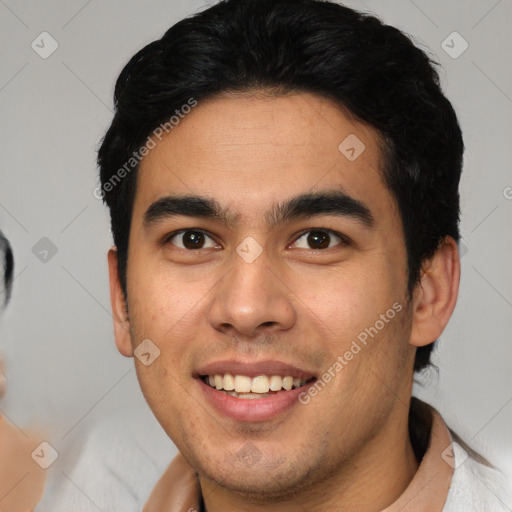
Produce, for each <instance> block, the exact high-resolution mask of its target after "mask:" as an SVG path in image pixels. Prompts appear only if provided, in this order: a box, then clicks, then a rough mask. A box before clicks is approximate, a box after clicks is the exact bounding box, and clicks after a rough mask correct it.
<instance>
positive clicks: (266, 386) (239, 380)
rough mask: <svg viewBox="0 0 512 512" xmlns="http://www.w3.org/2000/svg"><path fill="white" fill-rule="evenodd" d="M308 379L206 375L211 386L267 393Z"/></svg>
mask: <svg viewBox="0 0 512 512" xmlns="http://www.w3.org/2000/svg"><path fill="white" fill-rule="evenodd" d="M306 382H308V379H298V378H293V377H290V376H286V377H281V376H280V375H271V376H267V375H258V376H257V377H253V378H251V377H247V376H246V375H231V374H230V373H226V374H224V375H220V374H215V375H208V383H209V384H210V386H211V387H212V388H216V389H219V390H220V389H223V390H225V391H233V390H234V391H236V392H237V393H250V392H252V393H268V392H269V391H280V390H281V389H285V390H287V391H289V390H290V389H292V388H298V387H300V386H303V385H304V384H305V383H306Z"/></svg>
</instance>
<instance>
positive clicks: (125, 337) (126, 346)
mask: <svg viewBox="0 0 512 512" xmlns="http://www.w3.org/2000/svg"><path fill="white" fill-rule="evenodd" d="M108 274H109V280H110V304H111V306H112V315H113V317H114V336H115V339H116V345H117V349H118V350H119V352H120V353H121V354H122V355H123V356H125V357H133V347H132V342H131V338H130V320H129V318H128V313H127V311H126V300H125V297H124V294H123V290H122V288H121V282H120V281H119V271H118V267H117V250H116V248H115V247H111V248H110V249H109V251H108Z"/></svg>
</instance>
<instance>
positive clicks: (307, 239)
mask: <svg viewBox="0 0 512 512" xmlns="http://www.w3.org/2000/svg"><path fill="white" fill-rule="evenodd" d="M333 238H335V239H336V238H337V239H338V244H336V245H339V244H340V242H343V239H342V238H341V236H339V235H337V234H336V233H333V232H332V231H326V230H310V231H306V232H305V233H303V234H302V236H300V237H299V238H298V239H297V240H296V241H295V243H294V245H297V244H299V243H302V247H300V246H299V248H300V249H313V250H318V249H329V248H330V247H332V245H330V244H331V242H332V239H333ZM301 241H302V242H301ZM304 245H305V246H304Z"/></svg>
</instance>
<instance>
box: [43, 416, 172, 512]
mask: <svg viewBox="0 0 512 512" xmlns="http://www.w3.org/2000/svg"><path fill="white" fill-rule="evenodd" d="M75 430H76V432H75V431H73V436H72V438H71V439H70V440H69V441H68V443H67V446H66V448H65V450H61V452H60V455H59V458H58V459H57V461H56V462H55V463H54V464H53V465H52V466H50V468H49V469H48V470H47V471H48V473H47V486H46V488H45V493H44V496H43V499H42V500H41V501H40V502H39V504H38V505H37V506H36V508H35V509H34V512H98V511H101V512H140V511H141V510H142V507H143V506H144V504H145V502H146V500H147V499H148V496H149V494H150V493H151V490H152V489H153V487H154V486H155V485H156V482H157V481H158V479H159V478H160V476H161V475H162V473H163V472H164V471H165V469H166V468H167V466H168V465H169V462H170V461H171V460H172V459H173V458H174V457H175V455H176V454H177V453H178V451H177V449H176V447H175V446H174V444H173V443H172V441H171V440H170V439H169V438H168V436H167V434H166V433H165V431H164V430H163V429H162V427H161V426H160V424H159V423H158V421H157V420H156V418H155V417H154V416H153V413H152V412H151V410H150V409H149V407H146V408H145V409H143V410H142V411H141V410H137V411H123V412H122V413H120V414H112V417H109V418H107V419H105V420H102V421H101V422H99V423H94V422H92V421H85V420H84V421H83V422H82V423H81V424H80V428H79V429H78V428H77V429H75Z"/></svg>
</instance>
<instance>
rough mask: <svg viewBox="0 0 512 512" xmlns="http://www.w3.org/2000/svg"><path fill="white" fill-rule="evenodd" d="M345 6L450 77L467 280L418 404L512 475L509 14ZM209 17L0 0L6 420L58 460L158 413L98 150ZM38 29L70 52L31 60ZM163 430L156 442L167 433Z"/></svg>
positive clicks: (140, 5)
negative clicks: (150, 73)
mask: <svg viewBox="0 0 512 512" xmlns="http://www.w3.org/2000/svg"><path fill="white" fill-rule="evenodd" d="M346 4H347V5H349V6H352V7H356V8H359V9H361V10H367V11H371V12H374V13H375V14H377V15H378V16H379V17H380V18H381V19H383V20H384V21H385V22H386V23H389V24H392V25H395V26H397V27H398V28H400V29H402V30H404V31H406V32H408V33H410V34H412V35H413V36H414V40H415V42H416V43H417V44H418V45H420V46H421V47H422V48H424V49H426V48H428V49H430V51H431V52H432V54H433V56H434V58H435V59H436V60H438V61H439V62H440V63H441V65H442V68H443V69H442V70H441V79H442V84H443V87H444V90H445V92H446V94H447V96H448V97H449V99H450V100H451V101H452V102H453V104H454V107H455V109H456V111H457V113H458V116H459V120H460V123H461V126H462V130H463V134H464V139H465V144H466V148H467V149H466V152H465V166H464V172H463V176H462V183H461V193H462V214H463V218H462V226H461V227H462V233H463V249H462V252H463V258H462V282H461V288H460V296H459V301H458V303H457V307H456V310H455V313H454V315H453V317H452V319H451V321H450V324H449V326H448V328H447V329H446V331H445V333H444V334H443V336H442V338H441V340H442V341H441V346H440V348H439V350H438V351H437V353H436V355H435V358H434V359H435V362H436V363H437V365H438V367H439V370H440V371H439V375H438V376H437V375H436V374H435V373H432V374H430V375H429V376H427V378H423V379H422V380H423V381H425V383H424V385H422V386H417V387H416V390H415V391H416V394H417V395H419V396H420V397H422V398H424V399H426V400H427V401H429V402H430V403H432V404H433V405H434V406H435V407H436V408H437V409H438V410H439V411H440V412H441V413H442V415H443V416H444V418H445V420H446V421H447V423H448V424H449V425H450V426H451V427H452V428H454V429H455V430H456V431H457V432H458V433H459V434H460V435H461V436H462V437H463V438H464V439H465V440H466V441H468V442H469V443H470V444H471V445H472V446H474V447H475V448H477V449H478V450H479V451H481V452H482V453H483V454H484V455H486V456H487V457H488V458H490V459H491V460H492V461H493V462H495V463H496V464H497V465H498V466H500V467H502V468H503V469H505V470H506V471H507V472H508V473H509V474H511V475H512V456H511V455H512V436H511V434H510V433H511V424H512V372H511V371H510V370H511V366H512V343H511V342H510V341H511V340H510V333H511V331H512V314H511V313H512V272H511V270H510V253H511V252H512V235H511V230H510V220H511V213H512V199H511V198H512V188H508V187H512V173H511V171H510V162H511V161H512V150H511V147H512V145H511V140H510V139H511V133H512V130H511V124H512V116H511V114H512V98H511V97H512V92H511V91H512V71H511V66H510V52H511V47H512V45H511V42H512V32H511V31H510V29H509V28H510V20H511V19H512V2H511V1H510V0H501V1H496V0H478V1H476V0H473V1H467V0H458V1H450V2H446V1H445V0H436V1H432V0H430V1H420V0H416V1H415V2H413V1H408V0H380V1H378V2H377V1H357V2H356V1H352V2H346ZM205 5H206V3H205V2H199V1H185V0H179V1H178V0H167V1H157V0H152V1H145V2H142V1H138V2H136V1H133V0H130V1H126V0H125V1H121V0H112V1H102V2H100V1H98V0H92V1H88V2H87V1H84V0H73V1H69V0H68V1H63V0H60V1H59V0H54V1H44V2H27V1H20V0H18V1H15V0H0V43H1V48H2V66H1V69H0V109H1V120H2V138H1V142H0V144H1V151H2V152H1V155H2V158H1V169H0V173H1V188H0V226H1V228H2V229H3V230H4V232H5V234H6V235H7V236H8V237H9V239H10V240H11V242H12V244H13V246H14V253H15V258H16V279H15V282H14V293H13V300H12V303H11V305H10V307H9V309H8V311H7V312H6V314H5V315H4V317H3V318H2V327H1V342H0V343H1V347H2V349H3V351H4V353H5V358H6V364H7V377H8V384H9V389H8V393H7V396H6V398H5V399H4V400H3V401H2V402H1V403H0V408H1V410H2V411H3V412H4V413H5V414H6V415H7V416H8V417H9V418H10V420H11V421H13V422H14V423H16V424H17V425H19V426H20V427H24V426H26V425H28V424H33V423H37V424H38V425H40V426H41V427H44V428H45V429H46V430H47V432H48V441H49V442H50V443H51V444H52V445H53V446H54V447H55V448H56V449H57V450H58V451H61V452H65V451H66V449H67V444H66V443H67V442H68V440H69V439H71V436H69V435H68V434H69V433H70V432H79V431H80V428H79V427H80V426H83V425H85V424H87V425H89V424H91V423H92V424H94V423H95V422H97V421H100V420H102V419H104V418H107V417H110V418H115V417H121V416H122V415H123V414H124V413H125V412H126V411H127V410H131V411H133V414H134V416H137V414H138V413H140V412H142V411H145V412H147V405H146V403H145V401H144V399H143V397H142V394H141V392H140V390H139V387H138V383H137V380H136V376H135V371H134V368H133V361H132V360H131V359H126V358H124V357H122V356H121V355H120V354H119V353H118V352H117V349H116V347H115V344H114V339H113V329H112V318H111V314H110V302H109V292H108V273H107V264H106V252H107V249H108V248H109V247H110V245H111V238H110V231H109V225H108V216H107V210H106V209H105V208H104V207H103V205H102V203H101V202H100V201H98V200H97V199H95V197H94V196H93V189H94V188H95V187H96V186H97V170H96V165H95V150H96V149H97V147H98V143H99V141H100V138H101V137H102V136H103V134H104V132H105V130H106V128H107V127H108V124H109V122H110V120H111V118H112V94H113V87H114V82H115V79H116V78H117V75H118V74H119V72H120V71H121V69H122V67H123V65H124V64H125V63H126V61H127V60H128V59H129V57H131V56H132V55H133V54H134V53H135V51H137V50H138V49H140V48H141V47H142V46H144V45H145V44H147V43H149V42H150V41H152V40H154V39H156V38H159V37H160V36H161V35H162V34H163V33H164V31H165V30H166V29H167V28H168V27H169V26H170V25H172V24H173V23H174V22H175V21H177V20H179V19H180V18H182V17H184V16H185V15H188V14H191V13H192V12H195V11H197V10H199V9H200V8H201V7H203V6H205ZM43 31H47V32H48V33H50V34H51V36H52V37H53V38H54V39H55V40H56V41H57V42H58V45H59V46H58V48H57V50H56V51H55V52H54V53H53V54H52V55H51V56H49V57H48V58H46V59H43V58H41V57H40V56H39V55H38V54H37V53H36V52H35V51H34V50H33V49H32V47H31V43H32V41H33V40H35V39H36V38H37V37H38V36H39V34H40V33H41V32H43ZM454 31H457V32H458V33H459V34H461V36H462V37H463V38H464V39H465V40H466V41H467V42H468V44H469V47H468V48H467V50H466V51H465V52H464V53H462V54H461V55H460V56H458V57H457V58H453V57H452V56H450V55H448V54H447V53H446V52H445V51H444V49H443V47H442V46H441V44H442V42H443V41H444V40H446V38H447V36H449V35H450V34H451V33H452V32H454ZM37 40H40V39H39V38H38V39H37ZM37 40H36V42H37ZM450 41H451V40H450V39H448V44H450V45H451V46H454V49H453V50H452V51H458V50H460V48H461V46H460V43H461V41H460V40H459V41H458V40H456V39H455V40H453V41H454V42H453V43H451V42H450ZM445 44H446V43H445ZM46 48H48V43H47V44H46ZM43 237H47V238H48V239H49V240H51V242H52V244H54V246H55V248H56V250H57V252H56V254H54V255H53V256H52V252H51V251H50V252H49V253H48V255H47V256H46V259H47V261H41V260H40V258H42V257H43V255H44V253H40V252H39V254H37V253H38V251H41V250H43V249H45V248H46V249H48V246H47V245H46V246H45V245H44V244H45V243H46V244H47V242H44V241H43V242H39V241H40V239H41V238H43ZM38 242H39V244H43V245H36V244H38ZM34 246H36V249H38V250H34V252H36V254H34V252H33V248H34ZM37 256H39V257H37ZM507 261H508V262H509V263H508V264H507ZM152 428H154V432H158V431H159V429H160V427H159V425H158V424H157V423H156V420H155V421H154V422H153V427H152ZM160 430H161V429H160ZM119 435H122V431H120V433H119ZM77 439H78V441H76V440H75V441H74V442H79V439H80V437H79V436H78V438H77ZM159 442H161V443H163V442H165V441H163V440H162V439H160V441H159ZM68 444H69V443H68Z"/></svg>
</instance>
